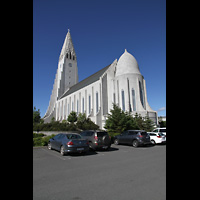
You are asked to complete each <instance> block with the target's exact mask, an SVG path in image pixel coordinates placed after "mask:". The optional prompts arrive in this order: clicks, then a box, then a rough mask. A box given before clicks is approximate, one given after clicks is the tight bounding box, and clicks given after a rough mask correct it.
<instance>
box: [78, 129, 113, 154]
mask: <svg viewBox="0 0 200 200" xmlns="http://www.w3.org/2000/svg"><path fill="white" fill-rule="evenodd" d="M80 135H81V136H82V137H83V138H84V139H87V140H88V142H89V147H90V149H93V150H96V149H105V150H108V149H109V148H110V146H111V137H110V136H109V135H108V133H107V132H106V131H98V130H85V131H82V132H81V133H80Z"/></svg>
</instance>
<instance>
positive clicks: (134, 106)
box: [132, 88, 136, 111]
mask: <svg viewBox="0 0 200 200" xmlns="http://www.w3.org/2000/svg"><path fill="white" fill-rule="evenodd" d="M132 103H133V110H134V111H136V101H135V90H134V89H133V88H132Z"/></svg>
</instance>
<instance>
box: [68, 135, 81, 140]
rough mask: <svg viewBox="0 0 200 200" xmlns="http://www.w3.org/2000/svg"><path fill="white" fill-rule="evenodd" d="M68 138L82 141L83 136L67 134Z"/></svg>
mask: <svg viewBox="0 0 200 200" xmlns="http://www.w3.org/2000/svg"><path fill="white" fill-rule="evenodd" d="M67 138H68V139H81V136H80V135H76V134H67Z"/></svg>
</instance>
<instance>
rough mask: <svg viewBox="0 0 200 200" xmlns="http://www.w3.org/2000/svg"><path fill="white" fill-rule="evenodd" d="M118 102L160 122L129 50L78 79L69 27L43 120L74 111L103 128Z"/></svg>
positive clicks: (65, 117) (60, 118)
mask: <svg viewBox="0 0 200 200" xmlns="http://www.w3.org/2000/svg"><path fill="white" fill-rule="evenodd" d="M113 103H115V104H117V105H118V106H119V107H120V108H121V109H122V110H123V111H129V112H131V114H132V115H133V116H134V115H135V113H136V112H137V113H138V114H141V116H142V117H145V116H148V117H149V118H150V119H151V120H152V121H153V122H154V123H155V124H157V122H158V120H157V112H156V111H154V110H152V109H151V107H150V106H149V104H148V102H147V92H146V82H145V80H144V77H143V76H142V74H141V73H140V69H139V66H138V63H137V61H136V59H135V58H134V56H133V55H131V54H130V53H129V52H128V51H127V50H126V49H125V51H124V53H123V54H122V55H121V57H120V58H119V60H117V59H115V60H114V61H113V63H112V64H110V65H108V66H106V67H104V68H102V69H101V70H100V71H98V72H96V73H95V74H93V75H91V76H89V77H88V78H86V79H84V80H82V81H80V82H78V67H77V57H76V53H75V49H74V46H73V43H72V39H71V35H70V32H69V30H68V33H67V35H66V38H65V41H64V44H63V47H62V50H61V53H60V57H59V61H58V69H57V73H56V76H55V80H54V85H53V90H52V94H51V98H50V101H49V106H48V109H47V111H46V113H45V115H44V117H43V119H44V122H50V121H51V119H52V118H53V117H54V118H55V120H56V121H62V120H67V117H68V115H69V114H70V112H71V111H75V112H77V114H78V113H85V114H86V117H89V118H90V119H91V120H92V121H93V122H94V123H96V124H97V125H99V128H100V129H104V125H105V121H106V117H107V114H108V113H109V111H110V109H112V107H113Z"/></svg>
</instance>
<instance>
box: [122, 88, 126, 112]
mask: <svg viewBox="0 0 200 200" xmlns="http://www.w3.org/2000/svg"><path fill="white" fill-rule="evenodd" d="M122 110H123V111H125V96H124V90H122Z"/></svg>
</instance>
